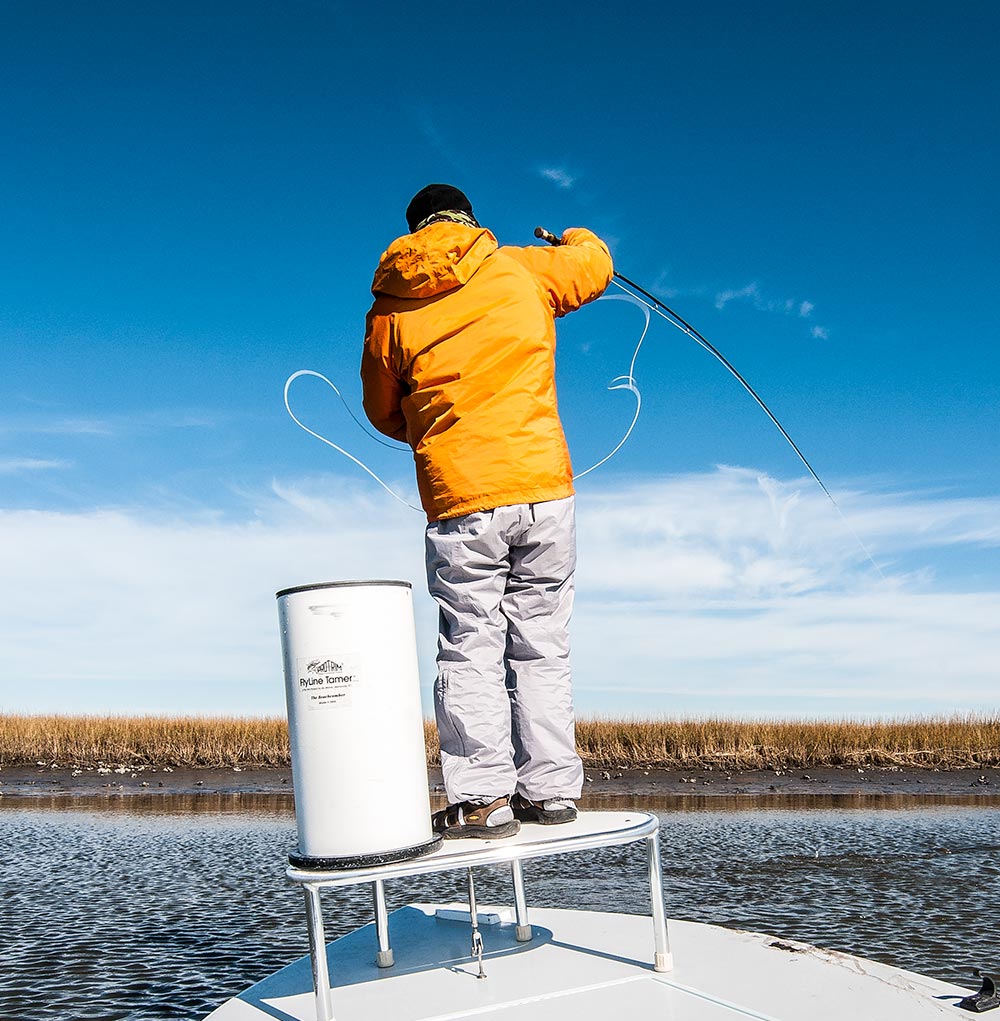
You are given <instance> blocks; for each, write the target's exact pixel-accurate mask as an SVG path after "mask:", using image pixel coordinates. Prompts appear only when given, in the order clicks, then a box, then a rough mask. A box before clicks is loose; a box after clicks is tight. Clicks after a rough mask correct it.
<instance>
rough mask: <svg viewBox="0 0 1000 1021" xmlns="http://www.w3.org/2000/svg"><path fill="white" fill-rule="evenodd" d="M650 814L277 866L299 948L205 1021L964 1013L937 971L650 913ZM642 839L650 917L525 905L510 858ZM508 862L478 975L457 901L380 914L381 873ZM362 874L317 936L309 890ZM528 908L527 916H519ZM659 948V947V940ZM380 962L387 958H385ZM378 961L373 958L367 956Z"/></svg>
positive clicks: (482, 916)
mask: <svg viewBox="0 0 1000 1021" xmlns="http://www.w3.org/2000/svg"><path fill="white" fill-rule="evenodd" d="M657 827H658V821H657V819H656V818H655V817H654V816H651V815H646V814H645V813H641V812H588V813H581V815H580V818H579V819H578V820H577V822H575V823H571V824H568V825H563V826H555V827H543V826H538V825H525V826H522V830H521V833H519V834H518V835H517V836H516V837H513V838H510V839H507V840H497V841H482V840H461V841H448V842H446V843H445V844H444V845H443V846H442V847H440V848H439V849H438V850H436V851H435V852H433V853H432V854H429V855H426V856H425V857H422V858H416V859H413V860H411V861H408V862H401V863H398V864H394V865H385V866H378V867H374V868H366V869H355V870H350V871H340V872H308V871H305V870H301V869H294V868H290V869H289V870H288V875H289V878H291V879H293V880H294V881H295V882H297V883H300V884H302V886H303V888H304V890H305V893H306V909H307V918H308V923H309V926H310V942H311V946H312V948H313V949H314V951H315V952H314V953H313V955H312V960H310V958H309V957H304V958H302V959H300V960H299V961H296V962H295V963H294V964H292V965H290V966H289V967H287V968H284V969H283V970H281V971H279V972H277V973H276V974H274V975H272V976H271V977H269V978H266V979H264V980H263V981H262V982H260V983H258V984H257V985H255V986H253V987H252V988H250V989H248V990H247V991H246V992H245V993H242V994H241V995H240V996H238V997H235V998H234V999H232V1000H230V1001H228V1002H227V1003H225V1004H223V1005H222V1006H221V1007H219V1008H218V1009H217V1010H216V1011H214V1012H213V1013H212V1014H211V1015H210V1021H265V1019H271V1021H317V1019H329V1018H333V1019H335V1021H458V1019H460V1018H473V1017H482V1018H484V1019H488V1021H494V1019H495V1021H508V1019H509V1021H597V1019H601V1021H606V1019H609V1018H611V1019H615V1018H616V1016H621V1017H625V1016H634V1015H636V1014H637V1013H639V1014H646V1015H647V1016H648V1017H649V1018H650V1019H653V1018H656V1019H663V1021H736V1019H740V1018H755V1019H757V1021H845V1019H850V1018H853V1019H856V1021H868V1019H879V1021H929V1019H932V1018H944V1017H949V1016H950V1017H953V1018H954V1017H957V1018H961V1017H964V1016H966V1012H965V1011H959V1010H957V1008H956V1004H957V1002H958V1000H959V999H960V998H961V996H963V995H964V994H965V993H964V992H963V991H959V990H957V989H955V988H953V987H950V986H947V985H945V984H944V983H941V982H937V981H935V980H932V979H927V978H923V977H921V976H917V975H912V974H909V973H907V972H903V971H899V970H897V969H894V968H890V967H888V966H886V965H880V964H876V963H874V962H871V961H865V960H862V959H860V958H855V957H850V956H847V955H844V954H836V953H829V952H826V951H821V950H817V949H815V948H813V947H809V946H807V945H805V944H800V943H795V942H793V941H788V940H783V941H780V942H779V941H776V940H774V939H773V938H771V937H768V936H763V935H760V934H756V933H746V932H739V931H733V930H728V929H722V928H717V927H715V926H708V925H699V924H696V923H691V922H678V921H671V922H670V935H671V944H672V945H671V947H670V948H669V950H668V948H667V944H666V924H665V920H664V918H663V914H662V890H661V887H660V875H661V869H660V862H659V851H658V847H657V844H656V841H657ZM638 840H645V841H646V846H647V864H648V867H649V878H650V888H651V889H650V892H651V900H652V907H653V918H652V919H650V918H649V917H648V916H647V917H643V916H637V915H621V914H609V913H604V912H590V911H565V910H551V909H550V910H535V909H533V910H530V911H529V910H528V908H527V906H526V905H525V904H524V889H523V885H522V883H521V862H522V861H524V860H527V859H530V858H535V857H540V856H547V855H552V854H560V853H564V852H567V851H576V850H583V849H586V848H592V847H600V846H607V845H613V844H625V843H630V842H633V841H638ZM503 862H510V864H511V870H512V879H513V890H512V894H513V896H512V899H513V900H514V902H515V903H514V907H513V908H509V907H486V906H483V905H479V906H478V909H477V919H478V921H479V930H480V932H481V934H482V940H483V951H484V953H483V966H484V969H485V972H486V977H485V978H482V979H481V978H479V977H478V975H479V965H478V962H477V960H476V959H475V958H474V957H472V956H471V954H470V933H471V926H470V915H469V911H468V905H465V904H450V905H421V904H411V905H409V906H408V907H405V908H401V909H400V910H398V911H395V912H393V913H392V914H391V915H389V916H386V915H385V900H384V894H383V890H382V884H383V882H384V881H385V880H386V879H391V878H397V879H399V880H403V878H404V877H405V876H408V875H421V874H427V873H431V872H440V871H446V870H450V869H466V868H472V867H473V866H478V865H486V864H498V863H503ZM358 883H371V884H372V885H373V889H374V893H375V897H374V908H375V922H374V923H372V924H370V925H367V926H364V927H362V928H360V929H356V930H354V931H353V932H351V933H349V934H348V935H346V936H344V937H342V938H341V939H338V940H336V941H334V942H333V943H331V944H330V945H329V946H327V945H326V942H325V936H324V934H323V926H322V911H321V910H320V903H319V897H320V892H321V890H323V889H326V888H330V887H339V886H345V885H355V884H358ZM529 922H530V926H529V925H528V924H527V923H529ZM670 951H672V952H673V953H672V955H671V953H670ZM390 961H391V962H394V963H393V964H392V965H391V966H386V965H387V964H388V963H389V962H390ZM379 962H380V963H381V965H382V966H381V967H380V966H379Z"/></svg>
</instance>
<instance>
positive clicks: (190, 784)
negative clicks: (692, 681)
mask: <svg viewBox="0 0 1000 1021" xmlns="http://www.w3.org/2000/svg"><path fill="white" fill-rule="evenodd" d="M585 774H586V777H587V780H586V782H585V783H584V790H583V797H584V800H586V801H589V800H590V799H595V800H602V801H603V800H604V799H609V798H610V799H615V798H621V799H627V800H631V799H635V798H648V799H660V798H669V799H671V800H673V799H675V798H681V799H686V798H695V797H696V798H699V799H704V798H708V799H711V798H717V797H756V798H760V797H775V798H780V797H782V796H794V797H796V798H797V799H798V798H801V797H810V796H839V795H850V796H865V795H890V794H891V795H900V796H903V797H914V798H920V797H923V796H929V795H935V796H952V797H954V796H969V795H973V796H975V795H992V796H995V797H1000V769H997V768H995V767H989V768H986V769H955V770H937V769H910V768H885V769H875V768H868V769H860V768H855V767H847V766H845V767H842V768H829V767H823V768H819V769H806V768H798V769H789V770H777V771H776V770H744V771H740V772H732V773H729V772H725V771H720V770H703V769H698V770H666V769H627V770H617V769H615V770H612V769H601V768H588V769H586V770H585ZM429 780H430V785H431V793H432V796H433V797H434V800H435V801H438V800H440V799H441V798H443V788H442V787H441V771H440V770H439V769H431V770H430V771H429ZM201 794H204V795H208V794H213V795H220V794H228V795H232V794H236V795H242V794H267V795H287V797H288V798H289V800H291V798H292V772H291V770H290V769H288V768H287V767H286V768H260V769H258V768H243V769H233V768H218V769H212V768H201V769H182V768H175V769H171V768H169V767H159V768H157V767H144V768H136V769H130V768H127V767H123V766H118V767H114V768H111V769H108V770H106V771H105V770H98V769H82V770H81V769H70V768H63V767H56V766H34V767H9V766H8V767H4V768H3V769H0V798H5V797H6V798H10V797H16V798H19V799H20V798H32V797H44V798H46V799H51V798H60V797H65V798H72V799H78V798H81V797H94V798H102V797H103V798H118V797H121V796H122V795H146V796H150V797H153V796H156V795H188V796H193V795H201Z"/></svg>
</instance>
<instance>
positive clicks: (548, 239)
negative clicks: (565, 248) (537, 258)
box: [535, 227, 562, 245]
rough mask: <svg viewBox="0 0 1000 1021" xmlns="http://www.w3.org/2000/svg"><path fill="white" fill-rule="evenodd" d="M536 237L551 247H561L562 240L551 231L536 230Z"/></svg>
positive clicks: (542, 228) (537, 228)
mask: <svg viewBox="0 0 1000 1021" xmlns="http://www.w3.org/2000/svg"><path fill="white" fill-rule="evenodd" d="M535 237H536V238H540V239H541V240H542V241H544V242H545V243H546V244H549V245H561V244H562V238H557V237H556V236H555V234H553V233H552V232H551V231H548V230H546V229H545V228H544V227H536V228H535Z"/></svg>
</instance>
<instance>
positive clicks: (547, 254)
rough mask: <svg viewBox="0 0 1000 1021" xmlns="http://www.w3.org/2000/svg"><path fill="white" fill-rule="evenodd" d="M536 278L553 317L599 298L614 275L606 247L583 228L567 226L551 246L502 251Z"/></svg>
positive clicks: (595, 236)
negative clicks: (545, 293)
mask: <svg viewBox="0 0 1000 1021" xmlns="http://www.w3.org/2000/svg"><path fill="white" fill-rule="evenodd" d="M501 250H502V251H503V252H504V253H505V254H507V255H510V256H511V257H512V258H514V259H517V261H518V262H520V263H521V264H522V265H523V266H526V267H527V268H528V269H529V270H531V272H532V273H533V274H534V275H535V276H536V277H537V278H538V280H539V282H540V283H541V285H542V287H543V288H544V289H545V291H546V292H547V294H548V296H549V303H550V304H551V306H552V311H553V313H554V314H555V315H556V316H564V315H566V313H567V312H575V311H576V309H578V308H579V307H580V306H581V305H586V303H587V302H588V301H593V300H594V299H595V298H599V297H600V296H601V295H602V294H603V293H604V291H605V290H606V288H607V286H608V284H609V283H611V278H612V277H613V276H614V264H613V263H612V261H611V253H610V252H609V251H608V246H607V245H606V244H605V243H604V242H603V241H602V240H601V239H600V238H599V237H598V236H597V235H596V234H594V233H593V232H592V231H589V230H587V229H585V228H584V227H570V228H569V229H568V230H567V231H565V233H564V234H563V236H562V244H561V245H558V246H555V247H548V246H546V247H542V246H532V247H529V248H503V249H501Z"/></svg>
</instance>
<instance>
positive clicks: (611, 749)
mask: <svg viewBox="0 0 1000 1021" xmlns="http://www.w3.org/2000/svg"><path fill="white" fill-rule="evenodd" d="M576 736H577V746H578V748H579V751H580V754H581V756H582V757H583V760H584V762H585V763H586V765H588V766H590V767H597V766H605V767H612V766H613V767H617V768H619V769H628V768H638V767H645V768H659V769H707V768H708V767H711V768H712V769H727V770H744V769H783V768H792V767H812V768H814V769H815V768H819V767H821V766H863V767H864V766H872V767H878V766H883V767H894V766H899V767H903V766H906V767H910V768H925V769H932V768H934V769H961V768H980V767H984V766H1000V715H993V716H976V715H968V716H952V717H946V718H945V717H941V718H927V717H914V718H912V719H894V720H868V721H857V720H729V719H722V718H708V719H691V720H648V719H606V718H595V719H582V720H580V721H578V723H577V730H576ZM424 737H425V739H426V742H427V761H428V763H430V764H431V765H436V764H437V763H438V742H437V732H436V730H435V727H434V724H433V723H431V722H430V721H425V722H424ZM36 763H43V764H44V765H47V766H48V765H51V764H52V763H57V764H58V765H60V766H96V765H98V764H100V763H104V764H107V765H127V766H142V765H146V766H174V767H184V766H192V767H198V766H242V767H251V766H287V765H288V764H289V751H288V731H287V727H286V725H285V721H284V719H283V718H280V717H272V718H258V717H238V716H227V717H203V716H177V717H166V716H12V715H10V716H8V715H3V716H0V765H3V766H33V765H35V764H36Z"/></svg>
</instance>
